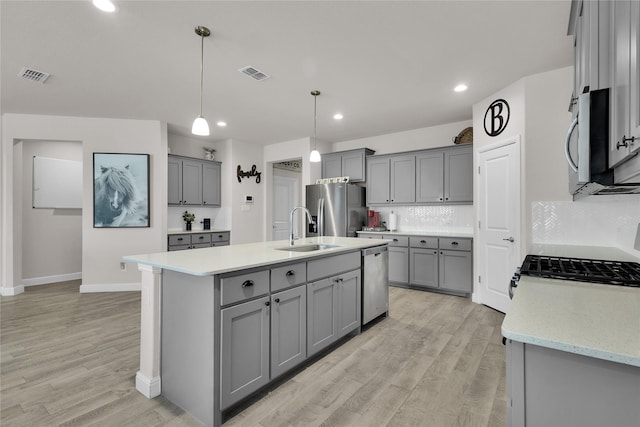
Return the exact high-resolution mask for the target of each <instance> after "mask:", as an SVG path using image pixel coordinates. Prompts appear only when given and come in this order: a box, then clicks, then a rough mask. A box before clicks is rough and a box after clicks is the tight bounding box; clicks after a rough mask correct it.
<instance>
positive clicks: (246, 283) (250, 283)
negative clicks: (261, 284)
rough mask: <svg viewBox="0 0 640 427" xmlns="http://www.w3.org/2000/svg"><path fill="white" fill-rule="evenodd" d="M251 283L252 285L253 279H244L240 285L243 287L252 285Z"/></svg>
mask: <svg viewBox="0 0 640 427" xmlns="http://www.w3.org/2000/svg"><path fill="white" fill-rule="evenodd" d="M253 285H254V283H253V280H246V281H245V282H244V283H243V284H242V287H243V288H247V287H249V286H253Z"/></svg>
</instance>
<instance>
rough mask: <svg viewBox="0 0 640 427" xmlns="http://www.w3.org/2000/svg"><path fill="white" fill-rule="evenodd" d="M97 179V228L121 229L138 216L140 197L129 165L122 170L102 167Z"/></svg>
mask: <svg viewBox="0 0 640 427" xmlns="http://www.w3.org/2000/svg"><path fill="white" fill-rule="evenodd" d="M100 170H101V174H100V176H99V177H97V178H96V179H95V182H94V188H95V195H94V199H95V207H94V209H95V213H94V223H95V226H97V227H119V226H120V225H122V224H123V221H124V220H125V218H127V217H131V216H134V215H135V214H136V207H137V204H138V203H139V202H140V195H139V192H138V188H137V186H136V182H135V179H134V178H133V175H131V171H130V170H129V165H127V166H125V167H124V168H123V169H122V168H116V167H112V166H109V167H105V166H100Z"/></svg>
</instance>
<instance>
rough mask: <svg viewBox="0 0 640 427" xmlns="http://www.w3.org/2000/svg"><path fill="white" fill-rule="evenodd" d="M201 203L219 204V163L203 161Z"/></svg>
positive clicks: (207, 204)
mask: <svg viewBox="0 0 640 427" xmlns="http://www.w3.org/2000/svg"><path fill="white" fill-rule="evenodd" d="M202 165H203V166H202V204H203V205H205V206H220V204H221V201H222V200H221V199H222V197H221V187H220V179H221V176H220V169H221V167H220V163H218V162H204V163H203V164H202Z"/></svg>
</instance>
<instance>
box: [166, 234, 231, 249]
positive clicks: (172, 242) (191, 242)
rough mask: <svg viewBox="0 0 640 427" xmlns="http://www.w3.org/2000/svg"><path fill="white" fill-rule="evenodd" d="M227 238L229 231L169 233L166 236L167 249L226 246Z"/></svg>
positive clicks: (227, 243)
mask: <svg viewBox="0 0 640 427" xmlns="http://www.w3.org/2000/svg"><path fill="white" fill-rule="evenodd" d="M229 238H230V232H229V231H216V232H213V233H212V232H209V231H203V232H202V233H182V234H169V235H168V236H167V250H168V251H182V250H185V249H197V248H208V247H211V246H228V245H229Z"/></svg>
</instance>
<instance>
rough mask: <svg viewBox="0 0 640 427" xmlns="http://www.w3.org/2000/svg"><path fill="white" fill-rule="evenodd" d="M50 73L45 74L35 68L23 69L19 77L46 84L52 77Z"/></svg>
mask: <svg viewBox="0 0 640 427" xmlns="http://www.w3.org/2000/svg"><path fill="white" fill-rule="evenodd" d="M50 75H51V74H49V73H43V72H42V71H38V70H34V69H33V68H27V67H23V68H22V70H20V73H18V76H19V77H23V78H25V79H27V80H31V81H32V82H37V83H44V82H45V81H46V80H47V79H48V78H49V76H50Z"/></svg>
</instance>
